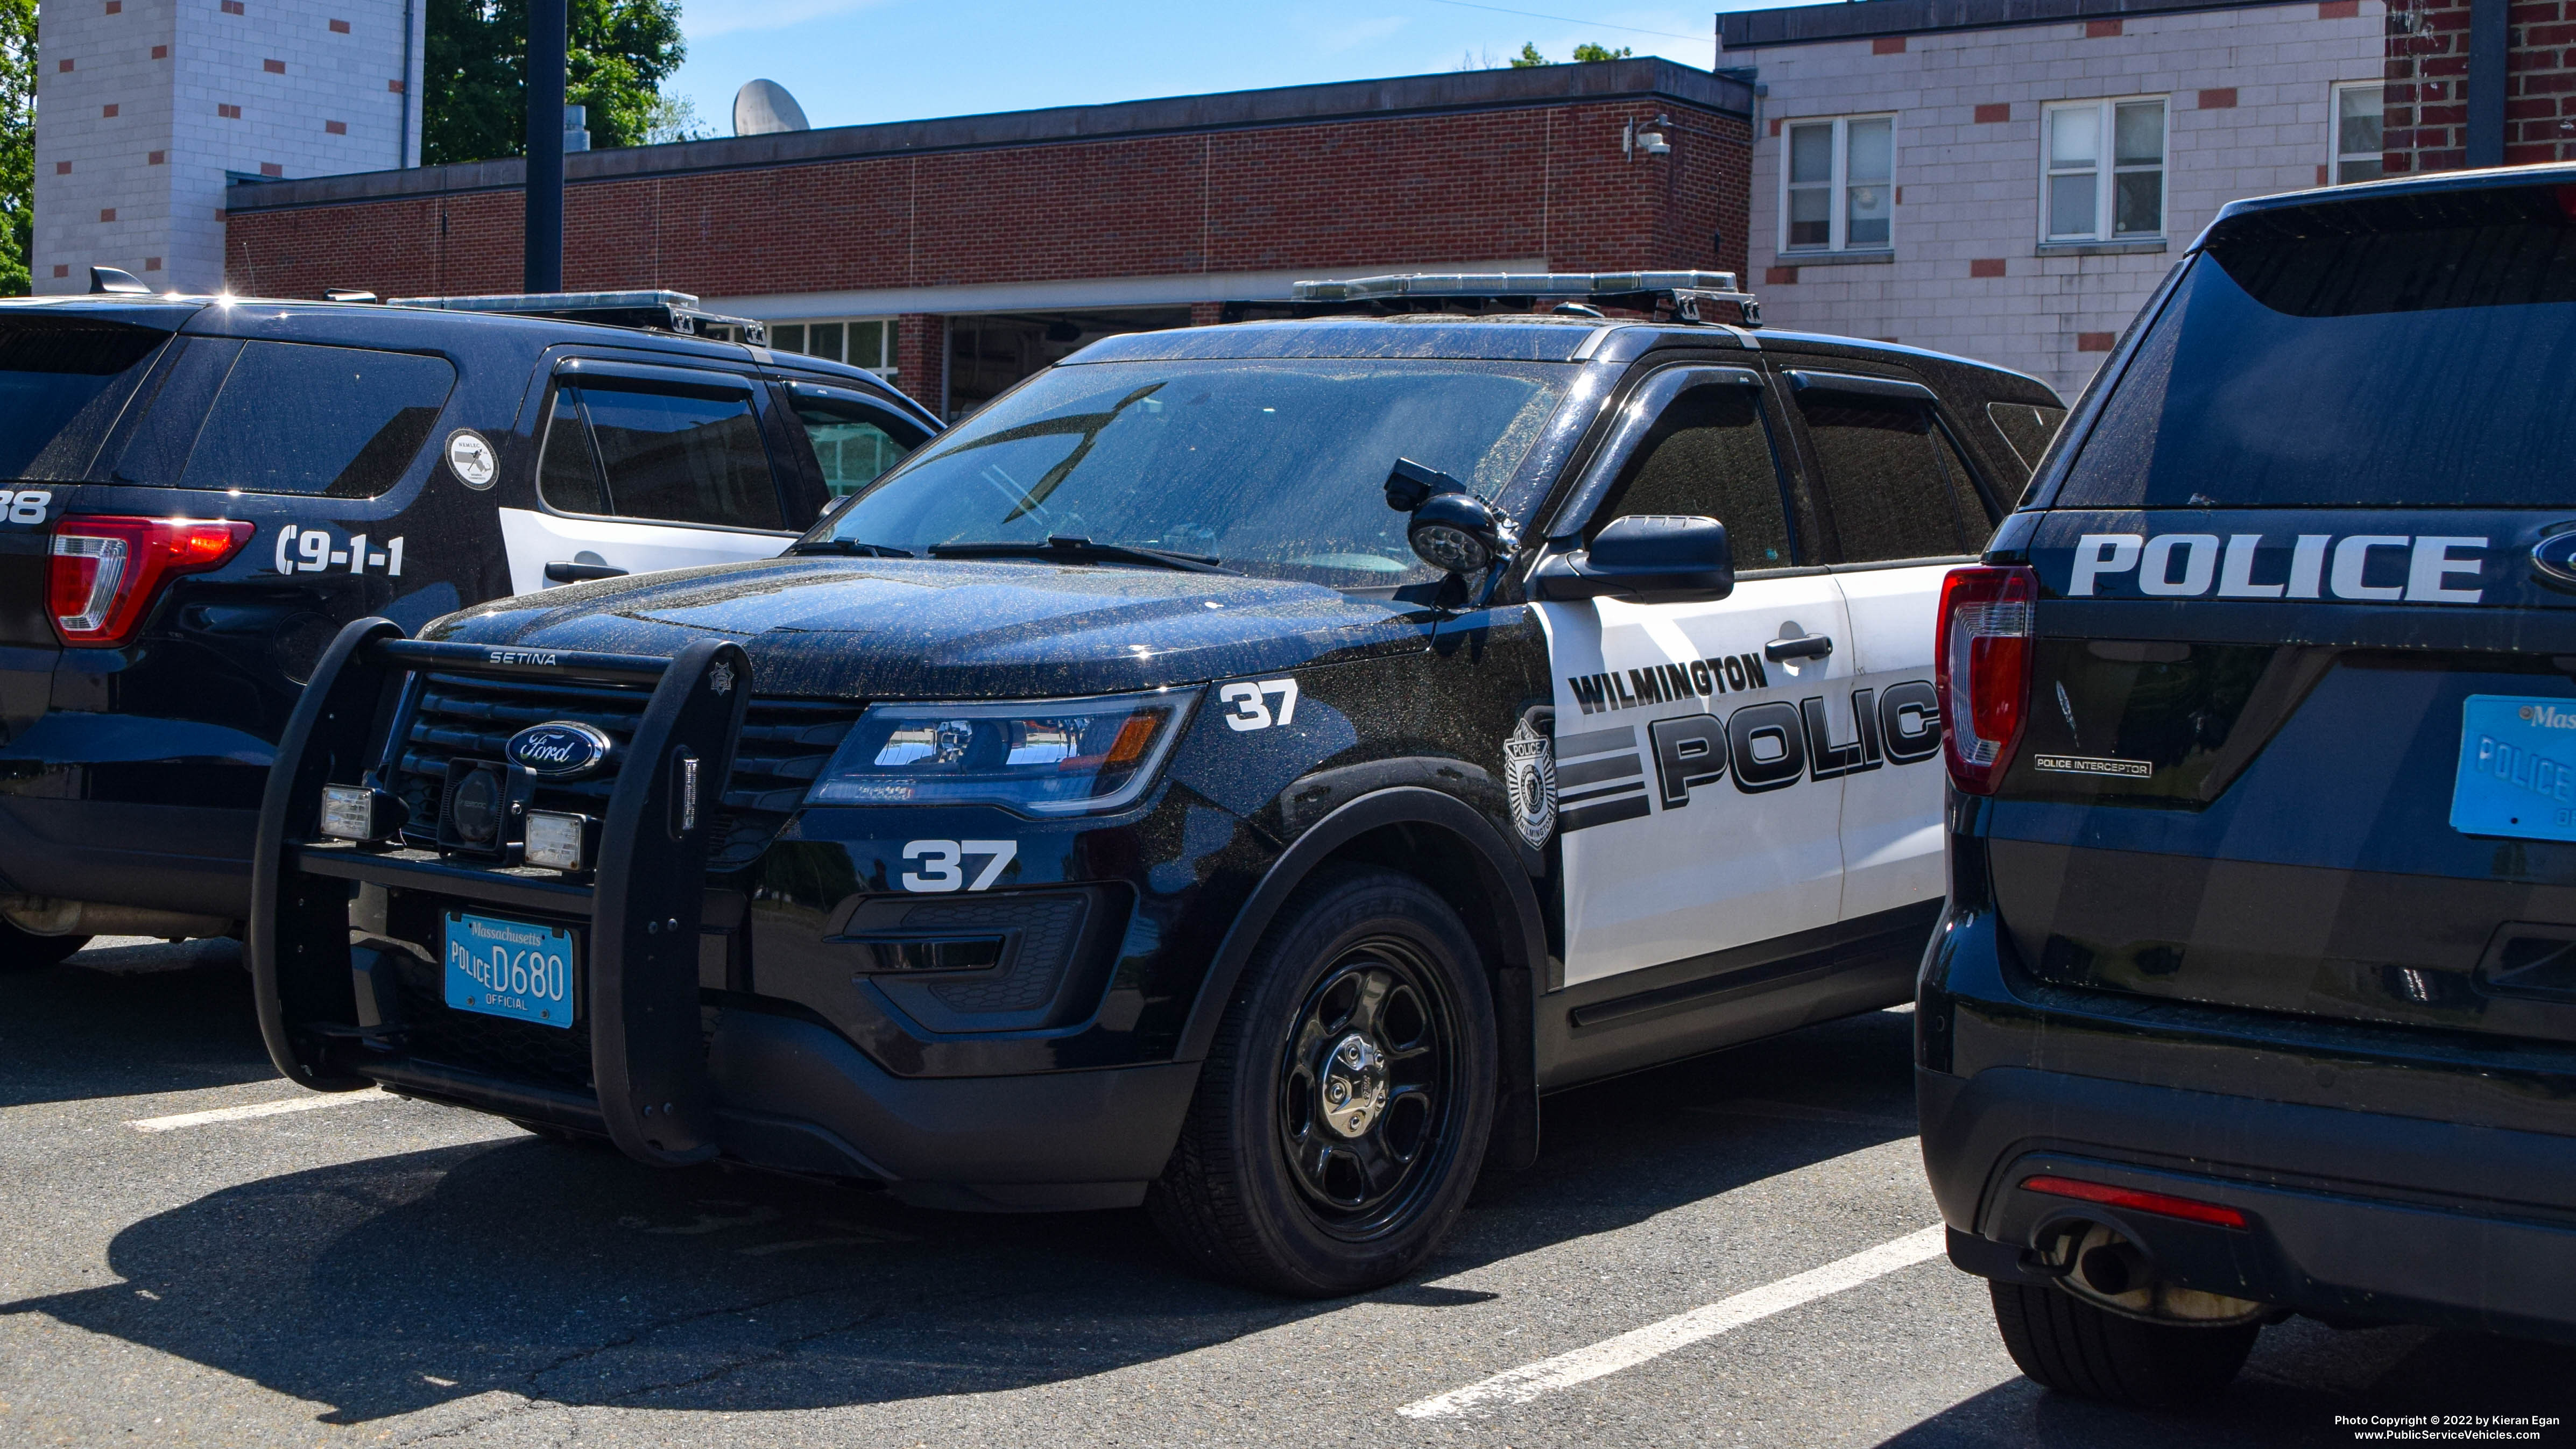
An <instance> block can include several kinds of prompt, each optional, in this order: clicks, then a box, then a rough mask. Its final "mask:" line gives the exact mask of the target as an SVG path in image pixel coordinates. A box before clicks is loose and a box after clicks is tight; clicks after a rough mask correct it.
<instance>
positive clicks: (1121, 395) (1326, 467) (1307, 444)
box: [815, 359, 1575, 588]
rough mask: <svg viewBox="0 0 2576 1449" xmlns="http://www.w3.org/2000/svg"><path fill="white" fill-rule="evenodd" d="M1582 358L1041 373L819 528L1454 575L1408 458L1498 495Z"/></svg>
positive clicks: (925, 541)
mask: <svg viewBox="0 0 2576 1449" xmlns="http://www.w3.org/2000/svg"><path fill="white" fill-rule="evenodd" d="M1574 376H1575V369H1574V368H1572V367H1568V366H1564V365H1559V364H1546V363H1525V362H1457V361H1442V362H1423V361H1410V360H1408V361H1403V362H1388V361H1380V360H1374V359H1372V360H1316V359H1298V360H1295V361H1277V362H1270V361H1261V362H1119V363H1094V364H1079V363H1077V364H1074V365H1072V366H1067V367H1058V368H1055V369H1053V370H1051V371H1048V372H1044V373H1041V374H1039V375H1038V376H1037V377H1035V378H1033V379H1031V380H1030V381H1029V382H1028V383H1027V384H1025V385H1024V386H1022V387H1021V388H1019V389H1018V390H1017V391H1015V392H1013V393H1011V394H1009V395H1008V396H1006V397H1003V398H1000V399H997V400H996V401H995V402H994V403H993V404H992V405H991V406H990V407H987V408H985V409H984V410H983V411H982V412H979V413H977V414H975V416H974V417H972V418H970V419H969V420H967V421H966V422H964V423H961V424H959V425H958V426H957V427H956V428H955V429H954V430H953V431H951V432H949V433H947V434H945V435H943V436H941V437H940V438H939V439H937V440H936V441H935V442H932V443H930V444H928V445H927V446H925V447H924V448H923V449H922V451H921V452H920V453H918V454H916V455H914V456H913V457H912V458H911V459H910V460H909V461H908V462H906V463H905V464H904V465H903V466H902V467H900V468H897V469H895V470H894V471H893V472H891V473H888V474H886V475H885V476H884V477H882V478H879V479H877V480H876V481H875V482H873V483H872V484H870V485H869V486H867V487H866V488H864V489H862V490H861V491H860V493H859V494H858V496H857V497H856V498H855V499H854V500H853V501H852V502H851V504H850V505H849V507H848V508H846V509H845V510H843V511H842V512H840V513H839V514H837V515H836V516H834V517H833V518H832V519H831V520H830V521H829V522H828V523H827V524H826V525H825V529H824V530H823V531H821V532H818V533H817V534H816V535H815V538H816V539H818V540H819V539H826V538H828V539H838V540H843V541H846V542H848V543H850V544H854V545H867V546H871V547H875V548H894V549H901V550H903V551H905V552H906V553H911V554H916V555H922V554H927V553H929V551H930V550H932V549H933V548H936V547H939V546H942V545H963V544H979V543H1011V544H1028V545H1033V546H1043V545H1044V544H1045V543H1046V541H1047V540H1048V539H1049V538H1080V539H1088V540H1089V541H1091V542H1092V543H1093V544H1096V545H1115V546H1118V547H1123V548H1138V549H1159V550H1163V551H1166V552H1172V553H1181V554H1188V555H1192V556H1194V557H1197V558H1201V559H1213V560H1215V561H1217V562H1219V563H1221V564H1223V565H1224V566H1225V567H1227V568H1230V569H1237V570H1240V571H1242V572H1244V573H1248V574H1257V575H1261V576H1263V577H1268V578H1282V579H1297V580H1303V581H1306V582H1311V583H1319V584H1326V585H1329V586H1332V587H1336V588H1373V587H1385V586H1392V585H1403V584H1409V583H1415V582H1421V581H1425V580H1429V579H1432V578H1435V577H1437V574H1436V572H1435V571H1434V570H1432V569H1431V568H1429V567H1428V566H1426V565H1424V564H1423V563H1422V562H1421V561H1420V560H1418V559H1416V558H1415V557H1414V556H1413V550H1412V549H1411V548H1410V547H1409V546H1407V544H1406V543H1405V537H1404V524H1405V518H1404V515H1402V514H1400V513H1397V512H1396V511H1394V510H1393V509H1391V508H1389V507H1387V505H1386V496H1385V484H1386V475H1387V471H1388V469H1390V468H1392V467H1393V466H1394V465H1395V461H1396V460H1397V459H1398V458H1410V459H1412V460H1413V461H1414V462H1417V463H1421V464H1424V465H1426V466H1428V467H1432V468H1437V469H1439V470H1440V471H1442V472H1444V473H1447V474H1449V475H1450V476H1451V477H1453V478H1457V479H1459V480H1461V481H1462V482H1464V483H1466V484H1467V485H1468V486H1469V487H1471V488H1474V489H1475V490H1476V491H1477V492H1479V493H1481V494H1483V495H1484V496H1486V497H1487V498H1493V497H1495V496H1496V495H1497V494H1498V493H1499V492H1500V491H1501V489H1502V487H1503V485H1504V484H1505V483H1507V482H1508V481H1509V480H1510V478H1511V476H1512V473H1513V470H1514V469H1516V468H1518V467H1519V466H1520V461H1521V459H1522V457H1523V456H1525V455H1526V454H1527V453H1528V452H1529V449H1530V445H1531V443H1532V442H1534V441H1535V440H1536V439H1537V437H1538V434H1539V429H1540V428H1541V426H1542V425H1544V424H1545V422H1546V421H1547V418H1548V415H1549V414H1550V413H1551V412H1553V411H1554V410H1555V408H1556V404H1557V402H1558V400H1559V399H1560V398H1561V397H1562V396H1563V395H1564V391H1565V388H1566V387H1567V385H1568V384H1569V383H1571V381H1572V380H1573V378H1574Z"/></svg>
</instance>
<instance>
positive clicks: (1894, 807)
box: [1836, 563, 1958, 920]
mask: <svg viewBox="0 0 2576 1449" xmlns="http://www.w3.org/2000/svg"><path fill="white" fill-rule="evenodd" d="M1956 567H1958V565H1956V564H1948V563H1940V564H1919V565H1913V566H1908V567H1903V568H1880V569H1853V570H1849V571H1846V572H1844V573H1841V574H1838V575H1836V577H1837V578H1838V579H1839V580H1840V581H1841V583H1842V588H1843V598H1844V600H1845V601H1846V602H1847V603H1848V605H1849V607H1850V609H1851V632H1852V646H1853V666H1854V667H1853V677H1852V679H1851V681H1850V682H1851V686H1852V688H1853V691H1854V692H1855V695H1857V692H1858V691H1860V690H1867V691H1869V693H1870V707H1871V708H1872V709H1873V710H1874V711H1877V712H1879V713H1880V714H1881V715H1882V725H1881V733H1882V734H1883V735H1884V736H1885V740H1884V746H1885V754H1886V763H1885V764H1884V765H1883V766H1880V767H1877V768H1871V769H1865V770H1861V771H1856V772H1854V773H1853V774H1851V775H1850V776H1848V777H1846V778H1845V780H1844V784H1843V901H1842V916H1843V919H1845V920H1849V919H1852V918H1853V917H1856V916H1866V915H1871V914H1873V913H1875V912H1878V911H1887V910H1894V909H1895V908H1897V907H1899V906H1906V905H1912V904H1914V903H1916V902H1918V901H1927V900H1931V899H1933V898H1934V897H1936V896H1939V895H1941V894H1942V893H1943V892H1944V891H1945V890H1946V889H1947V888H1948V882H1947V880H1946V879H1945V877H1944V875H1943V870H1942V854H1941V852H1942V846H1943V839H1942V826H1941V810H1942V802H1943V799H1944V790H1943V782H1944V778H1945V777H1944V774H1943V770H1942V765H1941V754H1940V749H1939V745H1940V733H1939V728H1938V722H1939V705H1938V700H1937V697H1936V696H1935V695H1934V694H1933V692H1932V651H1933V643H1934V641H1933V632H1934V630H1935V628H1936V627H1937V625H1938V622H1939V620H1938V615H1939V613H1940V608H1941V581H1942V580H1943V579H1944V578H1947V577H1948V576H1949V573H1950V570H1952V569H1953V568H1956ZM1891 701H1893V703H1892V704H1891V703H1890V702H1891ZM1927 711H1928V712H1927Z"/></svg>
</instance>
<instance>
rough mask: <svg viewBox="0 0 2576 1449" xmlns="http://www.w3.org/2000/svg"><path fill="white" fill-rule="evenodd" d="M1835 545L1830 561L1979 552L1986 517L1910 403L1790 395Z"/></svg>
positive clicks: (1946, 448) (1933, 429)
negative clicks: (1812, 456) (1802, 418)
mask: <svg viewBox="0 0 2576 1449" xmlns="http://www.w3.org/2000/svg"><path fill="white" fill-rule="evenodd" d="M1798 401H1799V407H1800V410H1801V411H1802V412H1803V413H1805V415H1806V419H1807V436H1808V439H1809V441H1810V442H1811V443H1812V444H1813V445H1814V448H1815V452H1816V462H1817V464H1818V465H1819V467H1820V468H1821V470H1822V471H1823V473H1824V479H1823V484H1824V493H1825V506H1826V508H1827V510H1828V511H1829V512H1831V513H1832V515H1833V520H1834V532H1835V534H1836V535H1837V536H1838V538H1839V539H1840V541H1841V550H1840V555H1839V556H1838V557H1837V558H1836V559H1835V560H1834V562H1836V563H1878V562H1882V561H1885V560H1888V559H1906V558H1947V557H1955V556H1958V555H1962V554H1972V553H1976V552H1978V551H1979V550H1980V549H1982V548H1984V547H1985V542H1986V540H1987V539H1988V538H1989V537H1991V536H1992V535H1993V533H1994V520H1993V519H1992V518H1991V517H1989V516H1988V515H1987V513H1986V505H1985V501H1984V500H1983V499H1982V498H1981V497H1979V496H1978V493H1977V485H1976V483H1975V481H1974V480H1973V478H1972V477H1971V475H1970V474H1969V472H1968V467H1967V464H1966V463H1965V462H1963V461H1962V460H1961V459H1960V457H1959V453H1958V450H1957V449H1956V448H1954V447H1952V446H1951V444H1950V439H1949V437H1948V435H1946V434H1944V433H1943V432H1942V431H1941V425H1940V424H1939V423H1938V422H1937V421H1935V419H1934V418H1933V415H1932V407H1931V405H1930V404H1929V403H1926V402H1922V401H1918V400H1916V399H1912V398H1900V397H1872V396H1866V395H1859V394H1851V393H1839V392H1824V391H1808V392H1802V393H1800V394H1799V397H1798Z"/></svg>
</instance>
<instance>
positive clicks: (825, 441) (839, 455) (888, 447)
mask: <svg viewBox="0 0 2576 1449" xmlns="http://www.w3.org/2000/svg"><path fill="white" fill-rule="evenodd" d="M796 420H797V422H799V423H800V424H802V425H803V426H804V429H805V437H806V440H807V441H808V442H810V443H812V444H813V445H814V460H815V462H816V463H817V464H819V465H820V466H821V468H822V473H823V486H824V487H825V488H827V489H829V490H830V491H831V495H832V496H833V497H834V498H836V499H838V498H845V497H848V496H849V495H850V494H852V493H856V492H858V491H859V489H860V488H862V487H864V486H866V485H867V484H868V483H870V482H872V481H874V480H875V478H876V476H877V475H878V474H880V473H883V472H884V471H885V470H887V469H888V468H891V467H893V466H894V465H895V464H897V463H900V462H902V461H903V460H904V456H905V455H906V454H908V453H910V452H911V451H912V450H913V449H915V448H917V447H919V446H921V443H922V433H921V431H920V430H919V429H918V428H910V427H905V426H904V425H903V424H901V423H899V422H897V421H896V420H895V419H894V418H893V417H892V416H891V415H889V414H886V413H882V412H879V411H877V410H875V409H872V408H866V407H862V406H860V405H859V404H857V403H847V402H842V401H839V400H838V399H835V398H818V397H799V398H797V399H796Z"/></svg>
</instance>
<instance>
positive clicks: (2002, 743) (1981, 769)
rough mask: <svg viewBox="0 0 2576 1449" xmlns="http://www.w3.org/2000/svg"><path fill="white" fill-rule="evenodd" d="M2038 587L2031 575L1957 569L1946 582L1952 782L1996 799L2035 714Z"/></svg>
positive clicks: (1941, 669) (1947, 744) (1943, 678)
mask: <svg viewBox="0 0 2576 1449" xmlns="http://www.w3.org/2000/svg"><path fill="white" fill-rule="evenodd" d="M2038 597H2039V581H2038V579H2037V578H2036V577H2035V576H2034V575H2033V574H2032V573H2031V571H2030V570H2029V569H2026V568H1986V567H1975V568H1963V569H1953V570H1952V571H1951V572H1950V576H1949V577H1948V578H1946V579H1944V580H1943V581H1942V583H1941V653H1940V657H1939V658H1938V659H1937V660H1936V661H1934V666H1933V668H1934V672H1935V673H1936V675H1937V676H1938V678H1939V681H1940V684H1939V688H1940V691H1941V716H1942V722H1943V724H1945V725H1946V726H1947V728H1946V729H1944V730H1943V731H1942V739H1943V741H1944V748H1945V749H1946V750H1947V752H1948V755H1949V762H1950V779H1951V781H1952V783H1954V784H1956V785H1957V786H1958V787H1959V788H1960V789H1962V790H1964V791H1966V792H1968V793H1969V794H1971V795H1991V794H1993V793H1994V792H1995V786H1996V784H1997V783H1998V782H2000V781H2001V780H2002V779H2003V774H2004V768H2005V767H2006V766H2007V765H2010V764H2011V763H2012V754H2013V747H2014V746H2016V745H2018V744H2020V743H2021V728H2022V721H2023V720H2024V719H2025V718H2026V717H2027V716H2028V714H2029V710H2030V664H2031V658H2030V650H2031V606H2032V602H2033V601H2034V600H2036V599H2037V598H2038Z"/></svg>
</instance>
